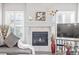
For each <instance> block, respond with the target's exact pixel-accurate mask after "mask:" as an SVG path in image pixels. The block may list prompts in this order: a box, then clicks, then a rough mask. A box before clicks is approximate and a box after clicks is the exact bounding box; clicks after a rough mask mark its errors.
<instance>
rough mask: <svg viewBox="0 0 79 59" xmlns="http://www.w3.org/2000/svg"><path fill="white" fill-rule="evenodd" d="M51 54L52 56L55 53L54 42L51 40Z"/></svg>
mask: <svg viewBox="0 0 79 59" xmlns="http://www.w3.org/2000/svg"><path fill="white" fill-rule="evenodd" d="M51 52H52V54H55V52H56V44H55V41H54V40H52V42H51Z"/></svg>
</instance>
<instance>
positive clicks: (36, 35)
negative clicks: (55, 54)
mask: <svg viewBox="0 0 79 59" xmlns="http://www.w3.org/2000/svg"><path fill="white" fill-rule="evenodd" d="M32 45H33V46H48V32H32Z"/></svg>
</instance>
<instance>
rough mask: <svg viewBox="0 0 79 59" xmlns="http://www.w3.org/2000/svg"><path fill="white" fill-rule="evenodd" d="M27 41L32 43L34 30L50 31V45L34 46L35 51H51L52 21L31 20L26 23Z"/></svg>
mask: <svg viewBox="0 0 79 59" xmlns="http://www.w3.org/2000/svg"><path fill="white" fill-rule="evenodd" d="M26 24H27V26H26V42H27V43H28V44H31V45H32V37H33V36H32V33H33V32H48V45H45V46H42V45H40V46H33V45H32V46H33V47H34V49H35V51H50V47H51V46H50V43H51V35H52V27H53V25H52V23H50V22H45V21H31V22H27V23H26Z"/></svg>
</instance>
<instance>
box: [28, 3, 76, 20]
mask: <svg viewBox="0 0 79 59" xmlns="http://www.w3.org/2000/svg"><path fill="white" fill-rule="evenodd" d="M76 6H77V4H76V3H35V4H34V3H28V4H27V19H28V17H29V16H31V17H34V16H35V12H37V11H45V12H47V11H48V9H54V10H59V11H75V12H76V9H77V7H76Z"/></svg>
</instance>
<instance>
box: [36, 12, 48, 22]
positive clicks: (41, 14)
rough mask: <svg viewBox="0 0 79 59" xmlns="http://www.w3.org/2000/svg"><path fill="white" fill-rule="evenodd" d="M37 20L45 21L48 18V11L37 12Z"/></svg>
mask: <svg viewBox="0 0 79 59" xmlns="http://www.w3.org/2000/svg"><path fill="white" fill-rule="evenodd" d="M36 20H37V21H45V20H46V12H36Z"/></svg>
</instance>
